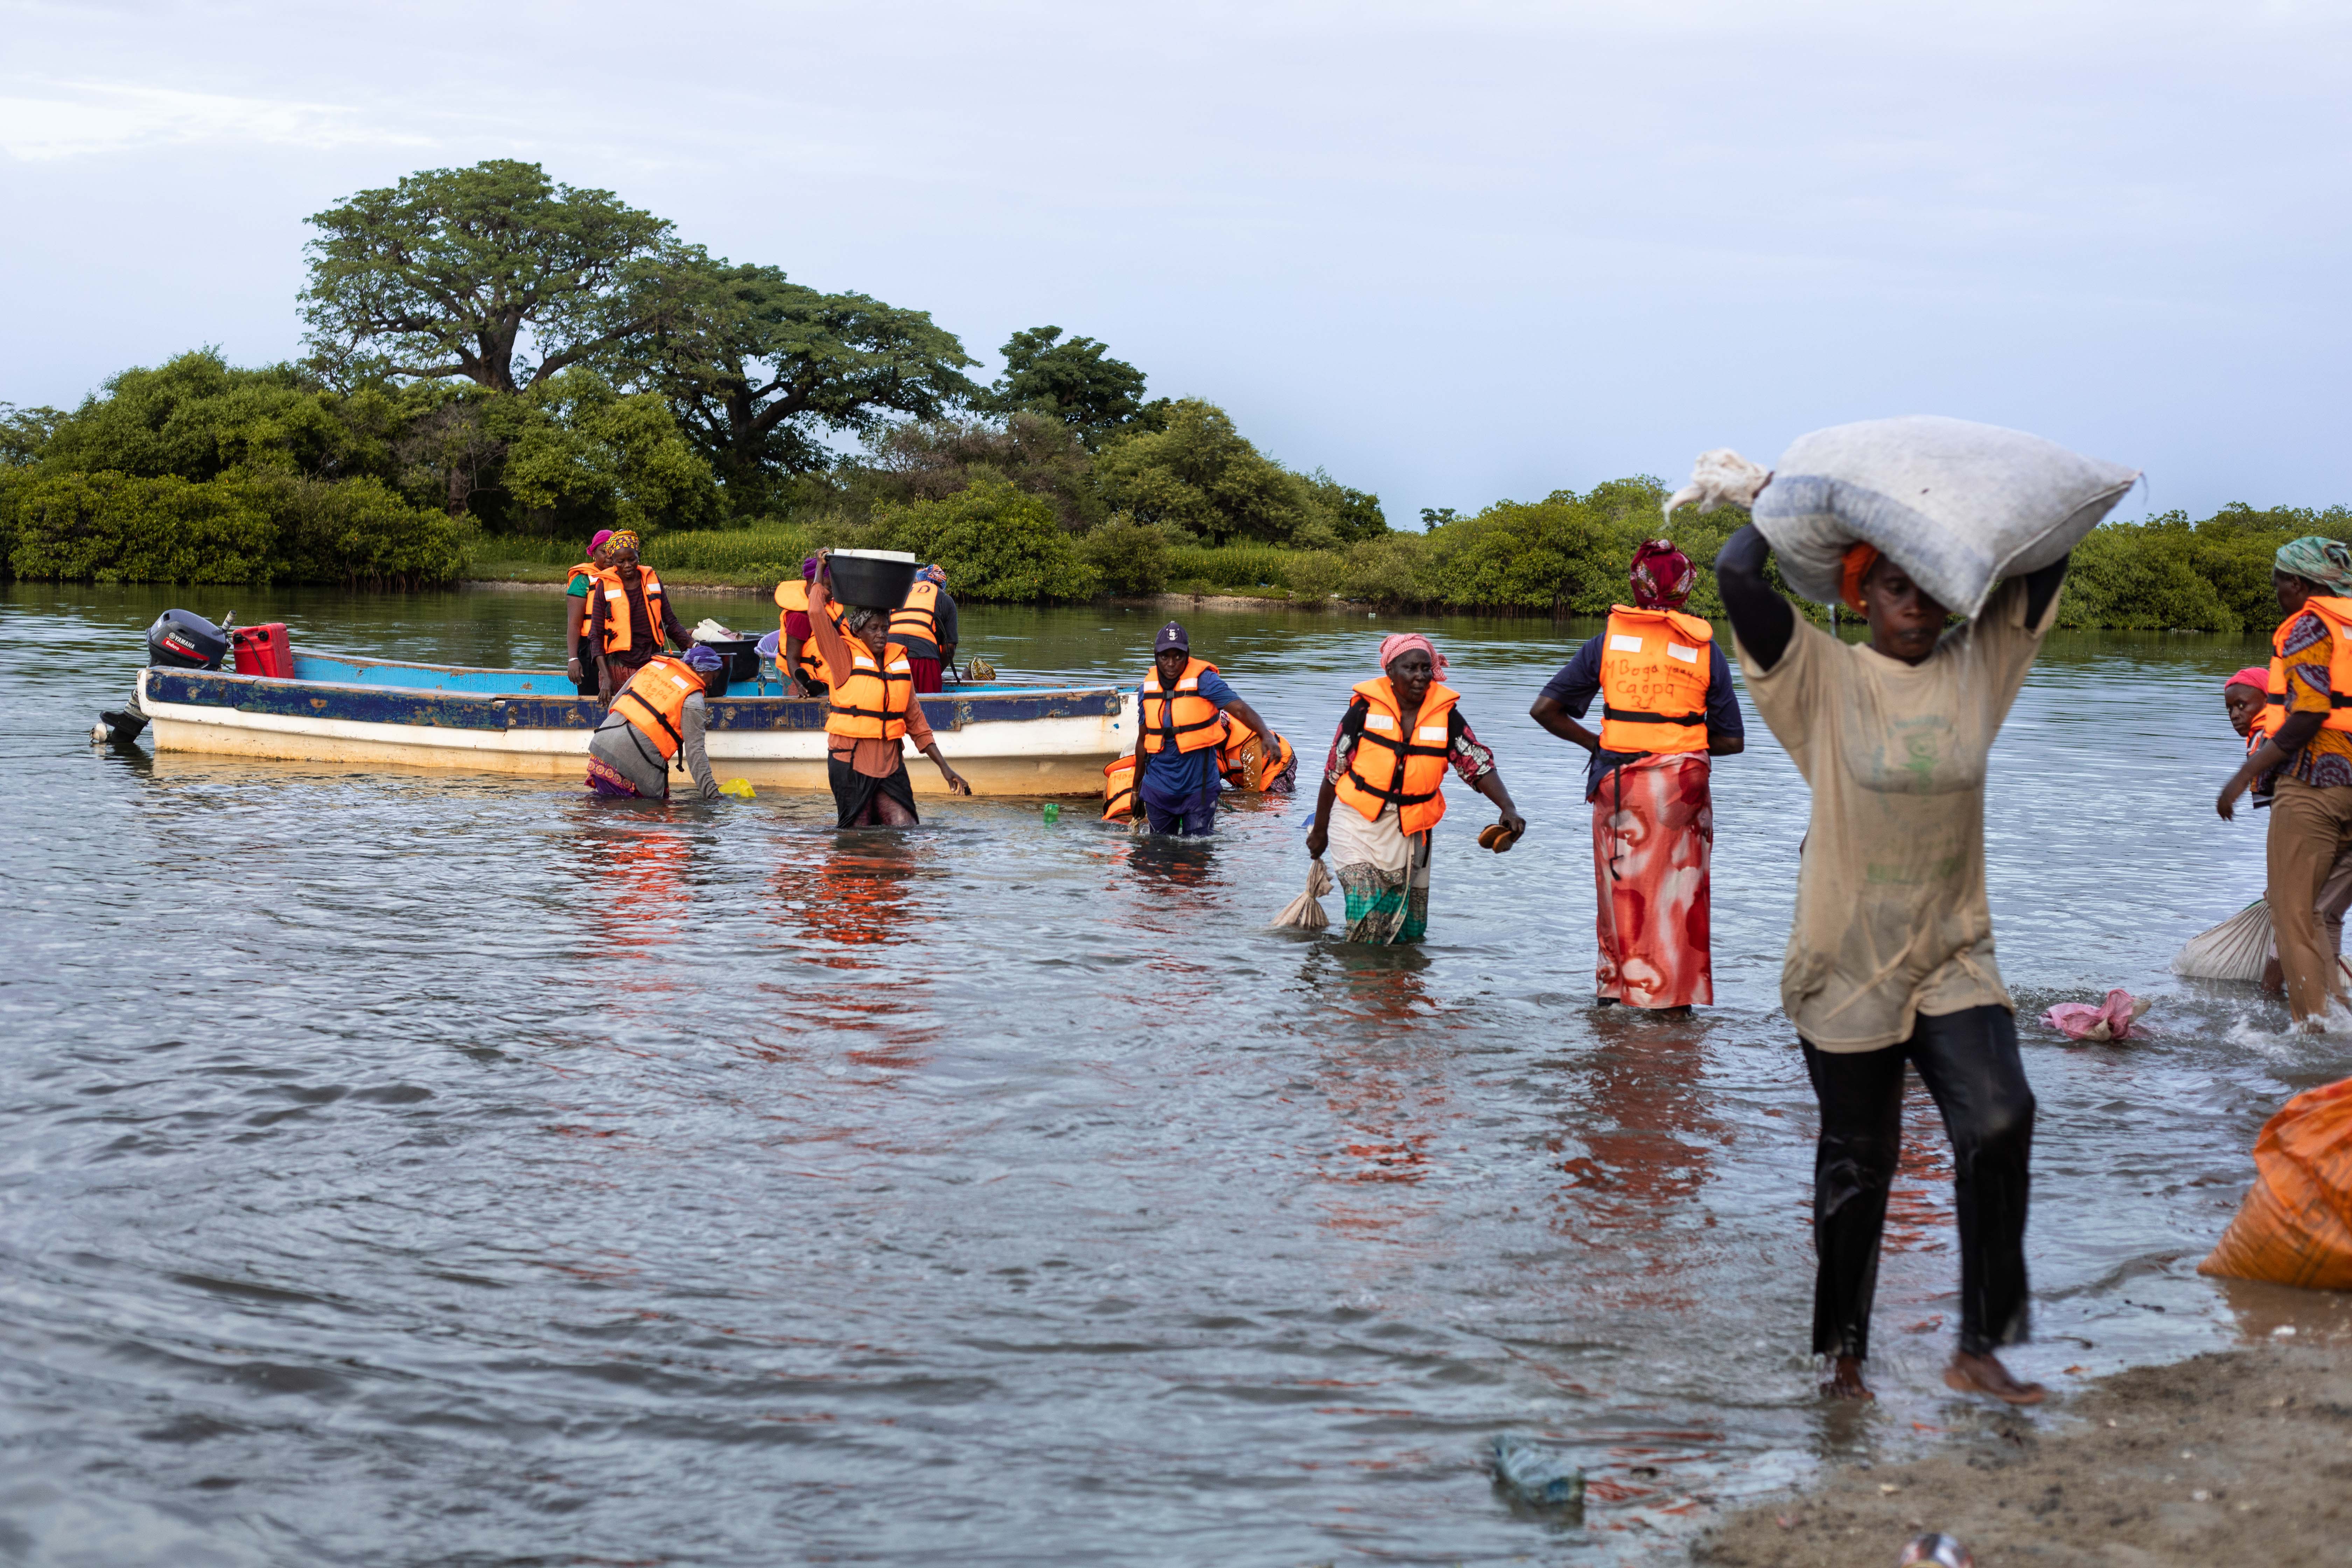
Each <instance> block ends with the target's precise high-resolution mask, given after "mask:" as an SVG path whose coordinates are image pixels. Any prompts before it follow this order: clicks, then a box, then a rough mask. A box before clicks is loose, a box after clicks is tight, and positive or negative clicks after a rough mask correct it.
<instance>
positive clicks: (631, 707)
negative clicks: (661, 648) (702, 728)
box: [613, 653, 703, 762]
mask: <svg viewBox="0 0 2352 1568" xmlns="http://www.w3.org/2000/svg"><path fill="white" fill-rule="evenodd" d="M702 689H703V686H702V677H701V675H700V674H699V673H698V671H696V670H695V669H694V668H692V667H691V666H689V665H688V663H687V662H686V660H684V659H682V658H671V657H670V656H669V655H667V654H666V653H663V654H656V655H655V656H654V657H653V658H650V659H647V660H646V663H645V665H644V666H643V667H642V668H639V669H638V671H637V672H636V674H635V675H633V676H631V677H629V683H628V684H627V685H626V686H624V687H623V688H621V693H620V695H619V696H617V697H615V698H614V699H613V706H614V709H615V710H618V712H619V713H620V714H621V716H622V717H623V718H625V719H626V720H627V721H629V722H630V723H632V724H635V726H636V727H637V732H638V733H639V734H641V735H643V736H644V737H645V738H646V740H648V741H651V742H653V744H654V750H656V751H657V752H660V753H661V756H662V761H664V762H667V761H669V760H670V758H672V757H674V756H676V755H677V749H678V747H679V746H681V745H683V744H685V742H686V700H687V699H688V698H689V697H691V696H693V695H694V694H695V693H697V692H698V691H700V690H702Z"/></svg>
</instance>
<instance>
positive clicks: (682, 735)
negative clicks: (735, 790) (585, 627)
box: [588, 643, 727, 800]
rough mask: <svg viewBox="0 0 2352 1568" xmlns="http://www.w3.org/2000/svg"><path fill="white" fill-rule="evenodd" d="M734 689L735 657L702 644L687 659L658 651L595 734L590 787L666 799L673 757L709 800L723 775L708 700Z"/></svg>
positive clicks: (615, 699) (631, 678)
mask: <svg viewBox="0 0 2352 1568" xmlns="http://www.w3.org/2000/svg"><path fill="white" fill-rule="evenodd" d="M726 694H727V661H726V660H725V659H723V658H719V655H718V654H716V653H714V652H713V651H712V650H710V649H709V648H707V647H703V646H702V645H701V644H699V643H697V644H695V645H694V646H693V647H689V648H688V649H687V650H686V657H685V658H673V657H671V656H670V655H668V654H656V655H655V656H654V657H653V658H649V659H647V660H646V662H645V663H644V664H642V665H639V666H638V667H637V668H636V669H635V671H634V672H632V673H631V675H630V676H629V679H628V680H627V681H626V683H625V684H624V685H623V686H622V688H621V689H620V690H619V691H618V692H616V693H614V697H613V705H612V707H611V708H610V709H609V710H606V712H605V714H604V722H603V723H602V724H599V725H597V726H596V732H595V734H593V735H592V736H590V737H589V740H588V787H589V788H590V789H591V790H593V791H594V792H595V793H596V794H598V795H613V796H616V797H618V798H620V799H623V800H628V799H640V800H666V799H667V798H668V796H669V773H670V765H671V763H673V762H675V763H677V764H678V765H679V766H681V767H683V768H685V769H686V771H687V772H688V773H689V774H691V775H692V776H693V779H694V784H695V789H696V791H697V792H698V794H699V795H701V797H702V798H703V799H704V800H718V799H719V798H720V796H719V781H718V780H717V779H716V778H713V777H712V776H711V773H710V759H709V756H708V755H706V754H705V753H704V752H703V747H702V731H703V723H704V713H705V710H704V699H706V698H709V697H723V696H725V695H726Z"/></svg>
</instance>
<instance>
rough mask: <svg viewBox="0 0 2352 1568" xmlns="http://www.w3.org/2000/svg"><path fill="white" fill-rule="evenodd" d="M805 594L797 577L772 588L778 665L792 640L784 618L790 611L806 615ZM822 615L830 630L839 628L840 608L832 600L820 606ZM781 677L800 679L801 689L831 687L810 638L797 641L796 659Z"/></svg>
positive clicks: (812, 640) (804, 587)
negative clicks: (802, 687) (798, 645)
mask: <svg viewBox="0 0 2352 1568" xmlns="http://www.w3.org/2000/svg"><path fill="white" fill-rule="evenodd" d="M808 591H809V585H808V584H807V582H806V581H805V580H804V579H803V578H799V577H788V578H786V579H785V580H784V581H783V582H781V583H779V584H776V610H777V615H776V658H777V662H778V663H780V664H781V663H782V660H783V657H784V649H785V647H787V646H788V645H789V644H790V642H791V640H792V634H791V632H790V631H788V630H787V629H786V628H785V626H784V617H785V616H788V615H791V614H792V613H793V612H794V611H798V612H799V613H800V614H802V615H803V616H805V615H807V614H808ZM824 613H825V614H826V615H827V616H831V617H832V618H833V624H834V626H835V629H836V630H838V629H839V627H840V626H841V606H840V605H837V604H835V602H834V601H833V600H831V599H827V600H826V601H825V602H824ZM841 635H842V636H843V637H847V636H849V634H848V633H847V632H842V634H841ZM784 673H785V674H786V675H788V676H793V675H796V676H798V677H800V679H801V683H802V684H803V685H804V686H829V685H831V684H832V680H831V678H830V677H829V676H828V675H827V674H826V672H825V668H824V659H823V658H820V657H819V656H818V654H817V651H816V638H815V637H803V638H801V653H800V658H799V659H798V660H797V661H795V662H794V663H793V668H790V669H788V670H785V671H784Z"/></svg>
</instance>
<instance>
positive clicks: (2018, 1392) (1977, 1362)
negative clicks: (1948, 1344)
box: [1944, 1351, 2050, 1405]
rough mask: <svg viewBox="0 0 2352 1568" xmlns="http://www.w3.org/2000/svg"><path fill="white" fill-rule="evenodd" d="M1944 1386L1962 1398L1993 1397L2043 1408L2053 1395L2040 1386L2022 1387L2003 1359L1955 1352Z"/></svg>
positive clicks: (2005, 1402) (1947, 1370) (2036, 1384)
mask: <svg viewBox="0 0 2352 1568" xmlns="http://www.w3.org/2000/svg"><path fill="white" fill-rule="evenodd" d="M1944 1386H1945V1387H1947V1388H1953V1389H1958V1391H1959V1392H1960V1393H1962V1394H1991V1395H1992V1396H1993V1397H1994V1398H1995V1399H1998V1400H2000V1401H2001V1402H2002V1403H2003V1404H2005V1405H2039V1404H2041V1403H2042V1401H2043V1400H2045V1399H2047V1398H2049V1397H2050V1391H2049V1390H2048V1389H2046V1388H2044V1387H2042V1385H2041V1384H2038V1383H2020V1382H2018V1381H2017V1379H2015V1378H2013V1377H2011V1376H2010V1375H2009V1368H2007V1367H2005V1366H2003V1365H2001V1364H2000V1357H1999V1356H1995V1355H1970V1354H1969V1352H1966V1351H1954V1352H1952V1364H1951V1365H1949V1366H1948V1367H1946V1368H1945V1369H1944Z"/></svg>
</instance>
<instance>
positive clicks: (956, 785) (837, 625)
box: [808, 555, 971, 827]
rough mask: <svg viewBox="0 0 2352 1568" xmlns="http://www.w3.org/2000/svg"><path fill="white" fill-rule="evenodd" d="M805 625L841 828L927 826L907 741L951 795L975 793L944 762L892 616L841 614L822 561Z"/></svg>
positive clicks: (860, 611) (853, 608)
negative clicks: (822, 688)
mask: <svg viewBox="0 0 2352 1568" xmlns="http://www.w3.org/2000/svg"><path fill="white" fill-rule="evenodd" d="M808 617H809V631H810V633H811V634H812V635H813V636H814V637H815V639H816V646H817V653H818V656H819V657H820V658H822V659H823V660H824V669H825V677H826V683H827V686H828V688H829V690H828V693H827V696H826V699H825V700H826V702H827V704H828V706H829V709H830V710H829V711H828V712H827V713H826V714H825V716H824V729H825V775H826V781H827V782H828V783H829V784H832V785H833V805H834V810H835V815H836V817H837V818H838V825H839V826H843V827H869V826H880V827H912V826H915V825H916V824H917V823H919V822H920V821H921V820H922V818H921V817H920V816H919V815H918V814H917V813H916V810H915V785H914V782H913V781H912V780H911V779H909V778H908V776H907V754H906V745H905V742H908V741H910V740H911V741H913V742H915V749H916V750H917V751H919V752H922V753H923V755H925V756H927V757H929V758H930V759H931V761H932V763H935V764H936V765H937V766H938V768H939V770H940V777H941V778H943V779H945V780H946V781H947V785H948V793H950V795H970V794H971V785H970V784H966V783H965V782H964V780H963V775H962V774H961V773H957V772H956V771H955V769H953V768H951V767H950V766H949V765H948V760H947V758H945V757H944V756H941V755H940V743H939V742H938V740H937V739H936V738H935V737H934V736H933V735H932V733H931V726H930V721H929V720H928V719H926V718H925V717H924V716H923V703H922V699H921V698H919V696H917V695H916V692H915V673H914V669H913V668H912V661H911V660H909V659H908V657H907V649H906V647H905V645H904V644H902V643H898V642H894V641H892V640H891V638H890V635H889V630H890V612H889V611H888V610H887V609H871V608H865V607H861V606H858V605H841V606H838V607H836V606H835V604H834V601H833V595H832V589H831V584H830V574H829V573H828V572H827V571H826V569H825V565H824V557H823V556H822V555H820V556H819V558H818V568H817V579H816V581H814V582H813V583H811V584H809V585H808Z"/></svg>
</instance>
